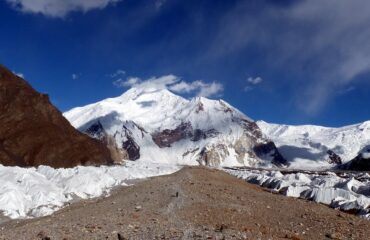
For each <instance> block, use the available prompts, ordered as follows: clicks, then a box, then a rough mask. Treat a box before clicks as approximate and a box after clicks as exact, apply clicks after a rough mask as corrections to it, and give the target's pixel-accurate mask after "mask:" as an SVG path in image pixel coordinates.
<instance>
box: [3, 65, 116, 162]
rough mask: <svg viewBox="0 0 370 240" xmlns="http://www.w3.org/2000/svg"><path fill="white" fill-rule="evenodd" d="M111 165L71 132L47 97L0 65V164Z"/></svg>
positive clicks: (96, 147) (103, 152)
mask: <svg viewBox="0 0 370 240" xmlns="http://www.w3.org/2000/svg"><path fill="white" fill-rule="evenodd" d="M112 162H113V160H112V158H111V156H110V152H109V150H108V149H107V148H106V147H105V146H104V145H102V144H101V143H99V142H98V141H96V140H95V139H91V138H89V137H88V136H86V135H84V134H81V133H80V132H78V131H77V130H75V129H74V128H73V127H72V126H71V125H70V124H69V122H68V121H67V120H66V119H65V118H64V117H63V116H62V114H61V112H59V111H58V110H57V109H56V108H55V107H54V106H53V105H52V104H51V103H50V101H49V98H48V96H47V95H45V94H41V93H38V92H36V91H35V90H34V89H33V88H32V87H31V86H30V85H29V84H28V83H27V82H26V81H24V80H23V79H22V78H20V77H18V76H16V75H15V74H13V73H12V72H11V71H9V70H8V69H6V68H5V67H3V66H1V65H0V164H3V165H7V166H22V167H28V166H39V165H49V166H52V167H73V166H76V165H95V164H110V163H112Z"/></svg>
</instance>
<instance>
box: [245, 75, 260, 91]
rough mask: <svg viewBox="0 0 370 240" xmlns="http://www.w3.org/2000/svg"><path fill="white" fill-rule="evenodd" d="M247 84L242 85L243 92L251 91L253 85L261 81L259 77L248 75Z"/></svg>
mask: <svg viewBox="0 0 370 240" xmlns="http://www.w3.org/2000/svg"><path fill="white" fill-rule="evenodd" d="M246 82H247V85H246V86H245V87H244V92H249V91H252V90H253V89H254V88H255V86H257V85H258V84H260V83H262V82H263V79H262V78H261V77H248V78H247V81H246Z"/></svg>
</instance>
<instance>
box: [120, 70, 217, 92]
mask: <svg viewBox="0 0 370 240" xmlns="http://www.w3.org/2000/svg"><path fill="white" fill-rule="evenodd" d="M113 85H115V86H116V87H136V88H146V89H156V90H160V89H168V90H170V91H173V92H175V93H179V94H191V95H196V96H202V97H212V96H218V95H220V94H221V93H222V92H223V89H224V88H223V85H222V84H221V83H218V82H211V83H206V82H204V81H202V80H196V81H193V82H186V81H184V80H181V78H179V77H177V76H175V75H172V74H170V75H165V76H161V77H151V78H149V79H145V80H143V79H141V78H138V77H128V78H126V79H123V78H119V79H117V80H115V81H114V82H113Z"/></svg>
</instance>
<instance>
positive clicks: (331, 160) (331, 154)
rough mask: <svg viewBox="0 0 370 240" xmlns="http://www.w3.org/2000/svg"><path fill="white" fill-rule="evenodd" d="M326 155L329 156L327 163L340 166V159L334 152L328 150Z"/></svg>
mask: <svg viewBox="0 0 370 240" xmlns="http://www.w3.org/2000/svg"><path fill="white" fill-rule="evenodd" d="M327 154H328V155H329V160H328V162H329V163H330V164H337V165H338V164H342V158H341V157H340V156H339V155H338V154H336V153H335V152H334V151H332V150H328V151H327Z"/></svg>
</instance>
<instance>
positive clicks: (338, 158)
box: [257, 121, 370, 170]
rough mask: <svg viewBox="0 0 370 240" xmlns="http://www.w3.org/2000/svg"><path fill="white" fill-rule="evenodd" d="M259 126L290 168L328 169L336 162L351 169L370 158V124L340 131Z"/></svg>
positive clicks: (259, 122) (320, 128)
mask: <svg viewBox="0 0 370 240" xmlns="http://www.w3.org/2000/svg"><path fill="white" fill-rule="evenodd" d="M257 125H258V126H259V127H260V129H261V130H262V132H263V133H264V134H265V135H266V136H268V137H269V138H270V139H272V140H273V141H274V142H275V144H276V146H277V147H278V149H279V152H280V153H281V154H282V155H283V157H284V158H285V159H286V160H287V161H288V162H289V163H290V167H291V168H299V169H301V168H321V167H328V168H329V167H332V166H333V163H334V162H337V163H338V164H340V162H342V163H345V164H344V166H346V168H347V169H351V167H349V165H351V164H349V163H348V162H349V161H351V160H354V159H357V161H360V160H361V159H365V157H367V158H369V157H370V156H369V155H370V153H369V147H370V121H367V122H364V123H360V124H355V125H350V126H345V127H341V128H328V127H320V126H314V125H302V126H290V125H282V124H272V123H267V122H264V121H258V122H257ZM346 163H347V164H346ZM368 165H370V164H368ZM353 169H354V168H353ZM363 170H365V169H363Z"/></svg>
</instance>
